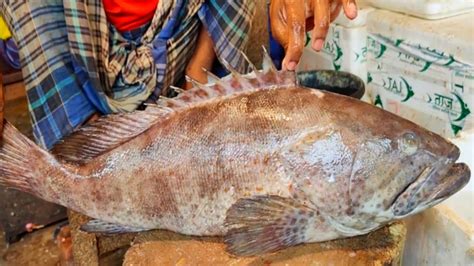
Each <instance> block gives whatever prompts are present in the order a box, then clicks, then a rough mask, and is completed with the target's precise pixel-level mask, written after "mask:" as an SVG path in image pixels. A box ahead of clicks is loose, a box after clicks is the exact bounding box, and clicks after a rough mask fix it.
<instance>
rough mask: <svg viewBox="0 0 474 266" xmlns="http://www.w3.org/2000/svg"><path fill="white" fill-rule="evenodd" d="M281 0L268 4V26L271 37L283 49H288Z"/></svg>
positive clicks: (274, 0)
mask: <svg viewBox="0 0 474 266" xmlns="http://www.w3.org/2000/svg"><path fill="white" fill-rule="evenodd" d="M283 9H284V5H283V0H272V1H271V3H270V25H271V29H272V36H273V37H274V38H275V40H277V42H278V43H280V45H281V46H283V48H284V49H285V51H286V50H287V49H288V28H287V26H286V24H285V23H284V21H285V18H284V17H283V16H284V12H283Z"/></svg>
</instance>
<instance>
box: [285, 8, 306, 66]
mask: <svg viewBox="0 0 474 266" xmlns="http://www.w3.org/2000/svg"><path fill="white" fill-rule="evenodd" d="M284 3H285V10H286V16H287V28H288V49H287V51H286V54H285V58H284V59H283V65H284V66H285V67H286V69H287V70H291V71H292V70H295V69H296V65H297V64H298V62H299V61H300V58H301V55H302V54H303V48H304V41H305V24H306V14H305V8H303V7H304V5H305V1H304V0H285V1H284Z"/></svg>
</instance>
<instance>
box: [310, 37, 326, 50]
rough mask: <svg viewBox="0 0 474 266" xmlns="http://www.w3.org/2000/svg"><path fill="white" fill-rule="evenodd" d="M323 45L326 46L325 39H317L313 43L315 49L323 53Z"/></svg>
mask: <svg viewBox="0 0 474 266" xmlns="http://www.w3.org/2000/svg"><path fill="white" fill-rule="evenodd" d="M323 45H324V40H323V39H316V40H315V41H314V42H313V49H314V50H316V51H321V49H323Z"/></svg>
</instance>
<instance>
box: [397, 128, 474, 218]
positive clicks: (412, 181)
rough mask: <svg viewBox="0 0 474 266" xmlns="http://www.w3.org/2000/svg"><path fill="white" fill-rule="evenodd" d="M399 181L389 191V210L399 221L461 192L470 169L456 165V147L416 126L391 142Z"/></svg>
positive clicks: (467, 179) (458, 152) (458, 154)
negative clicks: (397, 167) (396, 156)
mask: <svg viewBox="0 0 474 266" xmlns="http://www.w3.org/2000/svg"><path fill="white" fill-rule="evenodd" d="M394 146H395V147H394V149H395V154H397V155H398V158H397V159H396V160H398V165H400V166H401V167H402V169H401V170H400V172H399V173H398V174H397V173H394V177H395V178H399V179H401V180H400V182H398V184H399V185H401V186H399V187H396V189H395V190H394V191H393V192H394V195H391V196H392V197H393V200H392V201H391V205H390V211H391V212H392V213H393V216H394V217H395V218H403V217H406V216H408V215H412V214H415V213H418V212H420V211H423V210H425V209H427V208H429V207H432V206H434V205H436V204H438V203H440V202H442V201H444V200H445V199H447V198H449V197H450V196H452V195H453V194H455V193H456V192H458V191H459V190H461V189H462V188H463V187H464V186H465V185H466V184H467V183H468V182H469V179H470V175H471V173H470V169H469V167H468V166H467V165H466V164H464V163H458V162H457V160H458V159H459V156H460V150H459V148H458V147H457V146H456V145H454V144H453V143H451V142H450V141H448V140H446V139H445V138H443V137H441V136H438V135H436V134H433V133H432V132H430V131H428V130H424V129H422V128H419V127H416V128H411V129H405V130H401V131H400V134H399V135H398V137H397V138H396V139H395V141H394Z"/></svg>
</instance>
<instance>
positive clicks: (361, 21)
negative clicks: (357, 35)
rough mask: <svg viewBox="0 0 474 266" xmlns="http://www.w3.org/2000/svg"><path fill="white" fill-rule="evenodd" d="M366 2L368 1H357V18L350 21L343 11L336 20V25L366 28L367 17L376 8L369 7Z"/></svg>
mask: <svg viewBox="0 0 474 266" xmlns="http://www.w3.org/2000/svg"><path fill="white" fill-rule="evenodd" d="M366 2H367V1H360V0H359V1H357V17H356V18H354V19H352V20H351V19H348V18H347V16H346V15H345V14H344V12H343V11H342V10H341V12H340V13H339V15H338V16H337V18H336V19H335V20H334V24H336V25H341V26H344V27H346V28H357V27H364V26H365V24H366V23H367V16H368V15H369V13H370V12H372V11H373V10H374V8H373V7H371V6H370V5H368V4H367V3H366Z"/></svg>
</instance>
